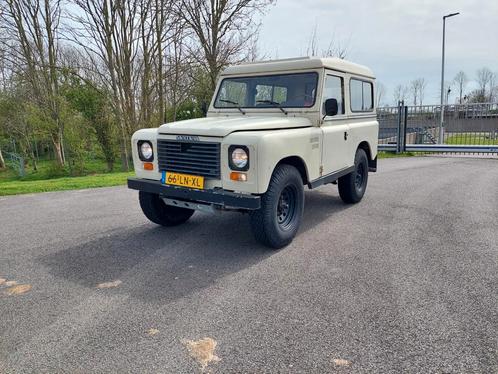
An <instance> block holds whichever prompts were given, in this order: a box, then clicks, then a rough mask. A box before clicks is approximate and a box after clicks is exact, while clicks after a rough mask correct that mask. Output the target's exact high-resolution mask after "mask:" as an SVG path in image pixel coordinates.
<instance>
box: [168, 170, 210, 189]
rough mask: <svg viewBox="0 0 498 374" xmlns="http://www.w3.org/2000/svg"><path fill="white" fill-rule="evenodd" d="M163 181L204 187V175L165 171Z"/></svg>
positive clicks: (176, 184)
mask: <svg viewBox="0 0 498 374" xmlns="http://www.w3.org/2000/svg"><path fill="white" fill-rule="evenodd" d="M162 182H163V183H165V184H171V185H174V186H182V187H189V188H198V189H201V190H202V189H204V177H199V176H197V175H189V174H180V173H172V172H170V171H163V175H162Z"/></svg>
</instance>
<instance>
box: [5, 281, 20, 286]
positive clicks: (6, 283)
mask: <svg viewBox="0 0 498 374" xmlns="http://www.w3.org/2000/svg"><path fill="white" fill-rule="evenodd" d="M16 284H17V282H16V281H7V282H5V285H6V286H7V287H12V286H15V285H16Z"/></svg>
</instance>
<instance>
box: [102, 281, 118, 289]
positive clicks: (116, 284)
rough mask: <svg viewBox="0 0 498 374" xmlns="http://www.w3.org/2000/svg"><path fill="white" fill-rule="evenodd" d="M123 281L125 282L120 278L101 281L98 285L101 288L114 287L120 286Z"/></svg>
mask: <svg viewBox="0 0 498 374" xmlns="http://www.w3.org/2000/svg"><path fill="white" fill-rule="evenodd" d="M121 283H123V282H121V281H120V280H115V281H113V282H104V283H99V284H97V286H96V287H97V288H100V289H102V288H114V287H117V286H119V285H120V284H121Z"/></svg>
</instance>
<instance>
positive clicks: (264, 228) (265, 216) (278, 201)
mask: <svg viewBox="0 0 498 374" xmlns="http://www.w3.org/2000/svg"><path fill="white" fill-rule="evenodd" d="M303 208H304V188H303V180H302V178H301V174H300V173H299V171H298V170H297V169H296V168H295V167H293V166H290V165H280V166H278V167H277V168H276V169H275V171H274V172H273V175H272V177H271V180H270V185H269V187H268V190H267V191H266V193H265V194H264V195H263V196H262V198H261V208H260V209H258V210H255V211H251V212H250V223H251V229H252V232H253V234H254V237H255V238H256V240H257V241H259V242H260V243H261V244H263V245H265V246H267V247H271V248H275V249H279V248H282V247H285V246H286V245H288V244H290V242H292V239H294V237H295V236H296V233H297V231H298V229H299V226H300V225H301V219H302V216H303Z"/></svg>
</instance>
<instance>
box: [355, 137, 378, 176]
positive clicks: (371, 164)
mask: <svg viewBox="0 0 498 374" xmlns="http://www.w3.org/2000/svg"><path fill="white" fill-rule="evenodd" d="M358 149H363V150H364V151H365V153H366V154H367V158H368V169H369V170H370V171H377V157H375V158H372V148H371V147H370V144H369V143H368V142H367V141H366V140H364V141H362V142H360V144H358V148H357V150H358Z"/></svg>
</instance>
